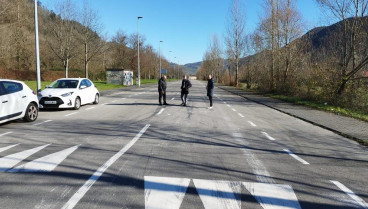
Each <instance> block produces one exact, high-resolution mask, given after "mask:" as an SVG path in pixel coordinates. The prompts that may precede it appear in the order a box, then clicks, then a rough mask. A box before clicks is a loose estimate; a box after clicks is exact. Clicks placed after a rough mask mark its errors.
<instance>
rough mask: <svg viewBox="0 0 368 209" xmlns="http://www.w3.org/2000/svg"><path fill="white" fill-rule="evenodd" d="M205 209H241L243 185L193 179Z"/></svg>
mask: <svg viewBox="0 0 368 209" xmlns="http://www.w3.org/2000/svg"><path fill="white" fill-rule="evenodd" d="M193 182H194V185H195V187H196V189H197V192H198V194H199V197H200V198H201V200H202V203H203V205H204V208H205V209H240V208H241V203H240V194H241V183H240V182H231V181H211V180H199V179H193Z"/></svg>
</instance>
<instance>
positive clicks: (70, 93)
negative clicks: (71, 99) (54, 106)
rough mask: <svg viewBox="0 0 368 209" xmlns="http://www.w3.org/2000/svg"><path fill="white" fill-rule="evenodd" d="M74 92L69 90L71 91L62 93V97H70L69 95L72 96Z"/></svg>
mask: <svg viewBox="0 0 368 209" xmlns="http://www.w3.org/2000/svg"><path fill="white" fill-rule="evenodd" d="M73 93H74V92H69V93H65V94H62V95H61V96H62V97H68V96H71V95H72V94H73Z"/></svg>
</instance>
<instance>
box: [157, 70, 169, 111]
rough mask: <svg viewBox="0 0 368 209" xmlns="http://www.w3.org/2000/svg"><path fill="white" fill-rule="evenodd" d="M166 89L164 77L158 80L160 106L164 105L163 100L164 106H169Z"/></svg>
mask: <svg viewBox="0 0 368 209" xmlns="http://www.w3.org/2000/svg"><path fill="white" fill-rule="evenodd" d="M166 87H167V85H166V75H162V76H161V78H160V79H159V80H158V95H159V97H158V101H159V103H160V105H162V103H161V98H163V100H164V105H168V104H167V103H166Z"/></svg>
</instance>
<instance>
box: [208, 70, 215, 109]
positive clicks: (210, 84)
mask: <svg viewBox="0 0 368 209" xmlns="http://www.w3.org/2000/svg"><path fill="white" fill-rule="evenodd" d="M206 88H207V96H208V98H209V99H210V106H209V107H208V109H212V108H213V107H212V97H213V92H214V89H215V81H214V80H213V78H212V75H208V80H207V87H206Z"/></svg>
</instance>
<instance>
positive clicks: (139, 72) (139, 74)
mask: <svg viewBox="0 0 368 209" xmlns="http://www.w3.org/2000/svg"><path fill="white" fill-rule="evenodd" d="M141 18H143V17H138V20H137V34H138V87H141V66H140V60H139V19H141Z"/></svg>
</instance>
